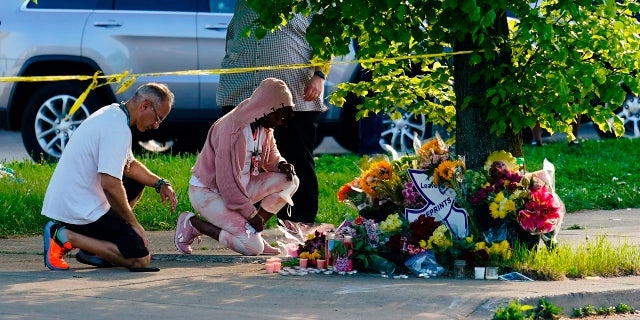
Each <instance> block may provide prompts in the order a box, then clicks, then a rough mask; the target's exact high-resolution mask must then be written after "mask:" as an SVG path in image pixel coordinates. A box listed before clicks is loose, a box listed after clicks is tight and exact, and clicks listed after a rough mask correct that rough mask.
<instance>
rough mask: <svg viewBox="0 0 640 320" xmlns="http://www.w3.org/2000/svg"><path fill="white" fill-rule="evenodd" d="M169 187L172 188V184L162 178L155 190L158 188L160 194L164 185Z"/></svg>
mask: <svg viewBox="0 0 640 320" xmlns="http://www.w3.org/2000/svg"><path fill="white" fill-rule="evenodd" d="M165 184H166V185H168V186H171V183H169V181H168V180H167V179H165V178H160V180H158V182H156V185H155V186H154V188H156V192H157V193H160V189H161V188H162V185H165Z"/></svg>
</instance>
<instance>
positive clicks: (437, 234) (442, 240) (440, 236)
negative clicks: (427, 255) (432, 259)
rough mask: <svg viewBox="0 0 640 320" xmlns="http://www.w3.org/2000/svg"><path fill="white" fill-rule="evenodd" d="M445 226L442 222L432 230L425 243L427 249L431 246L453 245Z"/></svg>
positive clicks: (445, 246)
mask: <svg viewBox="0 0 640 320" xmlns="http://www.w3.org/2000/svg"><path fill="white" fill-rule="evenodd" d="M447 231H448V229H447V226H446V225H444V224H442V225H440V226H439V227H438V228H436V230H435V231H434V232H433V235H431V237H429V241H428V243H427V249H433V246H434V245H435V246H436V247H440V248H447V247H450V246H452V245H453V241H451V239H449V237H448V236H447Z"/></svg>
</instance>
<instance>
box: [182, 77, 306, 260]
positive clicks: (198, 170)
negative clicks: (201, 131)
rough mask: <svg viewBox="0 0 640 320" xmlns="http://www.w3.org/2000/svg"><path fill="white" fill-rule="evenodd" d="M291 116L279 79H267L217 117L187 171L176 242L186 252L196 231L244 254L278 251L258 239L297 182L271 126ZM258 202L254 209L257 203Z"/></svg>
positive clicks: (286, 91)
mask: <svg viewBox="0 0 640 320" xmlns="http://www.w3.org/2000/svg"><path fill="white" fill-rule="evenodd" d="M292 119H293V99H292V97H291V91H290V90H289V88H288V87H287V85H286V84H285V83H284V81H282V80H279V79H275V78H267V79H265V80H263V81H262V82H261V83H260V86H258V88H256V90H255V91H254V92H253V94H252V95H251V97H250V98H248V99H246V100H244V101H242V102H241V103H240V104H239V105H238V106H237V107H236V108H234V109H233V110H232V111H231V112H229V113H228V114H226V115H225V116H223V117H222V118H220V119H219V120H218V121H216V122H215V123H214V124H213V125H212V126H211V128H210V129H209V133H208V136H207V139H206V141H205V143H204V146H203V148H202V150H201V152H200V154H199V155H198V158H197V159H196V163H195V165H194V167H193V169H192V170H191V173H192V176H191V179H190V181H189V199H190V200H191V204H192V206H193V208H194V209H195V210H196V211H197V212H198V213H199V215H200V216H202V218H203V219H201V218H200V217H198V216H196V215H195V214H194V213H192V212H183V213H182V214H180V216H179V217H178V225H177V226H176V234H175V245H176V248H177V249H178V250H179V251H180V252H182V253H185V254H190V253H191V252H192V249H191V244H192V243H193V241H194V240H195V239H196V238H198V237H199V236H200V235H201V234H205V235H207V236H210V237H212V238H213V239H216V240H218V241H220V242H221V243H223V244H224V245H225V246H226V247H228V248H229V249H231V250H233V251H236V252H238V253H240V254H243V255H259V254H279V253H280V251H279V250H278V249H277V248H274V247H271V246H270V245H269V244H268V243H267V242H266V241H265V240H264V239H263V238H262V234H261V232H262V230H263V229H264V225H265V223H266V222H267V221H268V220H269V219H270V218H271V217H272V216H273V215H274V214H275V213H277V212H278V211H279V210H280V209H282V208H283V207H284V206H285V205H286V204H289V205H293V202H292V200H291V196H292V195H293V194H294V193H295V192H296V190H297V189H298V185H299V180H298V177H297V176H296V174H295V170H294V167H293V165H291V164H289V163H288V162H287V161H286V160H285V159H284V158H283V157H282V156H281V155H280V152H279V151H278V148H277V146H276V141H275V139H274V137H273V131H274V128H275V127H277V126H283V125H286V124H287V123H289V122H290V121H291V120H292ZM258 202H260V206H259V207H258V208H256V205H255V204H256V203H258Z"/></svg>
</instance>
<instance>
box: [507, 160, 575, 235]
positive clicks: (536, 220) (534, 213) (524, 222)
mask: <svg viewBox="0 0 640 320" xmlns="http://www.w3.org/2000/svg"><path fill="white" fill-rule="evenodd" d="M525 178H527V179H529V180H530V181H532V182H533V186H531V187H530V189H531V197H532V201H530V202H528V203H527V204H526V205H525V208H524V209H522V210H520V211H519V212H518V218H517V220H518V223H519V224H520V226H522V228H523V229H524V230H526V231H527V232H529V233H530V234H532V235H548V234H551V235H553V236H552V237H549V236H547V237H546V238H547V239H545V240H552V241H554V242H555V239H553V237H554V236H555V232H554V231H555V230H558V229H560V227H561V225H562V220H563V219H564V214H565V213H566V208H565V206H564V203H563V202H562V200H561V199H560V197H559V196H558V194H557V193H556V190H555V166H554V165H553V164H552V163H551V162H549V161H548V160H547V159H544V162H543V169H542V170H539V171H535V172H532V173H529V174H526V175H525Z"/></svg>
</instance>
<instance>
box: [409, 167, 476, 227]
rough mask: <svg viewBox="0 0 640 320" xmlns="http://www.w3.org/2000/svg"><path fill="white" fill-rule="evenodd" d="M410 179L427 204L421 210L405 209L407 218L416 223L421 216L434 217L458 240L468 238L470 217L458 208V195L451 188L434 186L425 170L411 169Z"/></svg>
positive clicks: (431, 178)
mask: <svg viewBox="0 0 640 320" xmlns="http://www.w3.org/2000/svg"><path fill="white" fill-rule="evenodd" d="M408 172H409V177H411V181H412V182H413V185H414V186H415V187H416V189H417V190H418V193H420V195H421V196H422V198H424V200H425V201H426V202H427V204H426V205H425V206H424V207H422V208H420V209H405V211H404V212H405V217H406V218H407V220H408V221H409V222H412V221H415V220H416V219H418V217H419V216H420V215H425V216H427V217H434V218H435V219H436V221H440V222H442V223H443V224H445V225H446V226H447V228H449V230H450V231H451V233H452V234H453V235H454V236H455V237H457V238H458V239H461V238H464V237H466V236H467V229H468V221H467V219H468V217H467V212H466V211H465V210H464V209H461V208H458V207H457V206H456V202H455V198H456V193H455V191H454V190H453V189H451V188H449V187H438V186H436V185H434V184H433V177H432V176H430V175H427V174H426V172H425V171H424V170H416V169H409V170H408Z"/></svg>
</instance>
